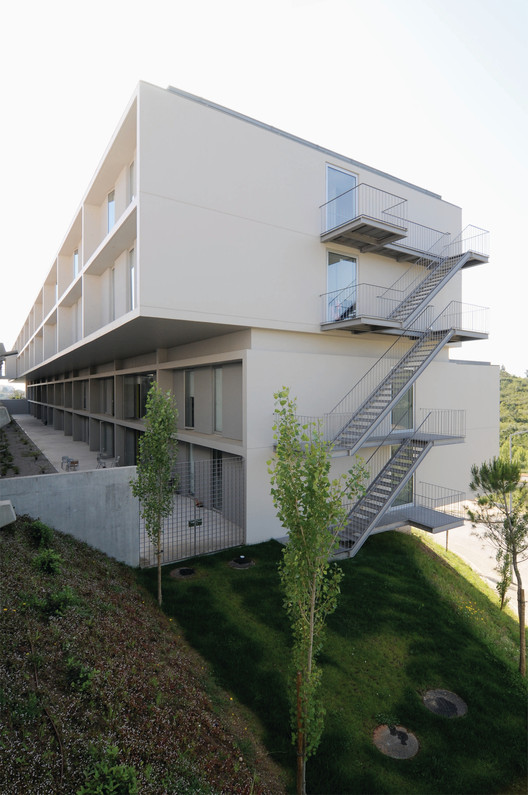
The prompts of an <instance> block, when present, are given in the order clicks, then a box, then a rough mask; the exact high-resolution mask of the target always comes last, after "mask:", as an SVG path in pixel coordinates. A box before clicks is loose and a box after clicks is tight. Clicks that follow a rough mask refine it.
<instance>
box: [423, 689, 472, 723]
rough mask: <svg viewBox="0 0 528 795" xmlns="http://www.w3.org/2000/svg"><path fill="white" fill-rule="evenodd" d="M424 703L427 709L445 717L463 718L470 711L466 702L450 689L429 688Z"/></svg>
mask: <svg viewBox="0 0 528 795" xmlns="http://www.w3.org/2000/svg"><path fill="white" fill-rule="evenodd" d="M423 703H424V704H425V706H426V707H427V709H429V710H431V712H434V714H435V715H441V716H442V717H443V718H461V717H462V716H463V715H465V714H466V713H467V711H468V708H467V704H466V702H465V701H462V699H461V698H460V696H457V694H456V693H452V692H451V691H450V690H428V691H427V693H425V694H424V697H423Z"/></svg>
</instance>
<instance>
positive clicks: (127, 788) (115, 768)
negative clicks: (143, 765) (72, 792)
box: [77, 745, 138, 795]
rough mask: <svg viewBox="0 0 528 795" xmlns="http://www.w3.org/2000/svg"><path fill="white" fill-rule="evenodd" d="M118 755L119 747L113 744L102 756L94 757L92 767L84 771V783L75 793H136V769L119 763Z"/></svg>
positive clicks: (130, 794)
mask: <svg viewBox="0 0 528 795" xmlns="http://www.w3.org/2000/svg"><path fill="white" fill-rule="evenodd" d="M118 757H119V749H118V748H117V746H115V745H113V746H110V748H107V749H106V751H105V753H104V755H103V756H102V758H100V759H94V763H93V765H92V767H91V768H89V769H88V770H87V771H85V774H84V776H85V783H84V785H83V786H82V787H81V788H80V789H78V790H77V795H136V794H137V792H138V786H137V777H136V771H135V769H134V768H133V767H132V766H131V765H119V764H118V763H117V760H118Z"/></svg>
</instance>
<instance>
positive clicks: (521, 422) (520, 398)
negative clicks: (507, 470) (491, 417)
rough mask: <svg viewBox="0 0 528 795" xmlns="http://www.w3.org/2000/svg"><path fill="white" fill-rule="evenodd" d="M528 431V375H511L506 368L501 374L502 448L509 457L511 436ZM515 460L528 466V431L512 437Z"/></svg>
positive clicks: (502, 451) (502, 452)
mask: <svg viewBox="0 0 528 795" xmlns="http://www.w3.org/2000/svg"><path fill="white" fill-rule="evenodd" d="M525 429H526V430H527V431H528V377H524V378H521V377H520V376H517V375H510V373H507V372H506V370H501V374H500V450H501V455H502V456H503V457H504V458H508V456H509V454H510V452H509V437H510V436H511V434H512V433H515V432H516V431H521V430H525ZM512 453H513V458H514V460H516V461H518V462H519V463H520V464H522V465H523V467H528V433H525V434H519V435H518V436H514V437H513V439H512Z"/></svg>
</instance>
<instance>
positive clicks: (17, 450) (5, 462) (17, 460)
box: [0, 420, 57, 478]
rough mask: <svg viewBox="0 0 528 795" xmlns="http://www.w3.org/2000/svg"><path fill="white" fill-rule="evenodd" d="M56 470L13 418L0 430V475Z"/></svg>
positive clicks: (20, 474) (39, 473)
mask: <svg viewBox="0 0 528 795" xmlns="http://www.w3.org/2000/svg"><path fill="white" fill-rule="evenodd" d="M6 448H7V451H8V454H7V455H6ZM9 454H11V456H12V459H9ZM56 471H57V470H56V469H55V467H54V466H53V465H52V464H50V462H49V461H48V459H47V458H46V456H45V455H43V454H42V453H41V451H40V450H39V449H38V448H37V447H35V445H34V444H33V442H32V441H31V439H30V438H29V436H27V435H26V434H25V433H24V431H23V430H22V429H21V428H20V426H19V425H18V424H17V423H16V422H15V420H11V422H10V423H9V425H5V426H4V427H3V428H2V429H1V430H0V477H6V478H16V477H24V476H27V475H47V474H50V473H52V472H56Z"/></svg>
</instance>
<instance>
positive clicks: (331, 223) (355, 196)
mask: <svg viewBox="0 0 528 795" xmlns="http://www.w3.org/2000/svg"><path fill="white" fill-rule="evenodd" d="M406 206H407V200H406V199H403V198H402V197H401V196H396V195H395V194H393V193H387V191H384V190H379V189H378V188H374V187H372V185H366V184H365V183H361V184H360V185H356V187H355V188H352V189H351V190H348V191H346V192H345V193H342V194H341V195H340V196H336V198H334V199H331V200H330V201H328V202H326V204H323V205H322V207H321V241H322V242H323V243H340V244H341V245H345V246H352V247H353V248H356V249H359V251H380V250H381V249H383V247H384V246H386V245H387V244H389V243H394V242H395V241H397V240H401V239H402V238H404V237H405V235H406V233H407V226H406V222H405V212H406Z"/></svg>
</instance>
